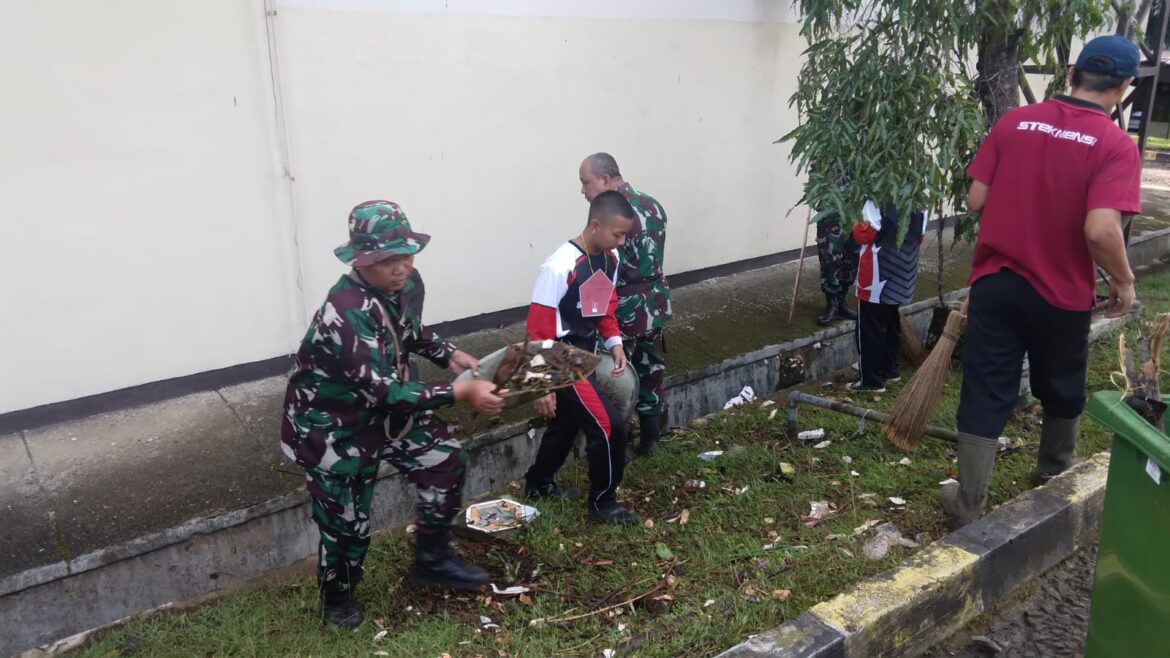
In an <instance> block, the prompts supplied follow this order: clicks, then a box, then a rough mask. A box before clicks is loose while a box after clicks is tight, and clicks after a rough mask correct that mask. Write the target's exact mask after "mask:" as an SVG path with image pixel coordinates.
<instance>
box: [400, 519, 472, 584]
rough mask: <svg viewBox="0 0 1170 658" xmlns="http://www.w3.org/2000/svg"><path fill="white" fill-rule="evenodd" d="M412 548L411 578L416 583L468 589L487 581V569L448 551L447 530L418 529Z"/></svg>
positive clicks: (448, 537) (449, 544)
mask: <svg viewBox="0 0 1170 658" xmlns="http://www.w3.org/2000/svg"><path fill="white" fill-rule="evenodd" d="M414 548H415V553H414V566H412V567H411V569H410V579H411V580H412V581H413V582H414V583H415V584H417V585H441V586H443V587H450V588H451V589H459V590H468V591H470V590H476V589H479V588H480V587H482V586H483V585H484V583H486V582H487V581H488V574H487V572H486V571H484V570H483V569H480V568H479V567H477V566H475V565H473V564H468V563H466V562H464V561H463V560H460V559H459V558H457V557H455V553H453V552H452V551H451V531H450V530H424V529H422V528H419V532H418V539H416V540H415V545H414Z"/></svg>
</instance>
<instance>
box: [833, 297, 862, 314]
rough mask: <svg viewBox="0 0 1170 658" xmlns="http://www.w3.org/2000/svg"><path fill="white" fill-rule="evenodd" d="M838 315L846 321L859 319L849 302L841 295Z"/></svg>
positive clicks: (838, 303)
mask: <svg viewBox="0 0 1170 658" xmlns="http://www.w3.org/2000/svg"><path fill="white" fill-rule="evenodd" d="M837 315H839V316H841V317H843V318H845V319H846V320H856V319H857V311H854V310H853V309H851V308H849V300H848V299H845V295H840V296H838V297H837Z"/></svg>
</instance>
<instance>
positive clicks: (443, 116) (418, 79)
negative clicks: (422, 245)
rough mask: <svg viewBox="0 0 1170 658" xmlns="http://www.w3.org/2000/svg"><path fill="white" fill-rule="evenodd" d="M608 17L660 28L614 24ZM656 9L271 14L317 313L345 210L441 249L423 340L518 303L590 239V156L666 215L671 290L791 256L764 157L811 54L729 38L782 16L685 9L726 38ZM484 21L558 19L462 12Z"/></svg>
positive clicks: (770, 30)
mask: <svg viewBox="0 0 1170 658" xmlns="http://www.w3.org/2000/svg"><path fill="white" fill-rule="evenodd" d="M619 4H622V5H627V4H628V5H633V6H635V7H639V6H640V8H641V9H643V10H648V9H658V10H663V11H665V13H664V14H660V15H658V16H657V17H655V16H654V15H653V14H652V13H651V15H649V16H646V14H645V12H643V15H640V16H638V17H637V18H634V19H629V20H613V19H612V18H610V16H612V15H613V14H614V13H615V12H616V11H617V7H618V5H619ZM646 4H655V5H657V7H649V8H648V7H647V6H646ZM666 4H667V3H663V2H658V3H636V2H633V3H615V2H585V1H576V2H548V3H546V2H545V0H541V2H539V3H537V2H519V1H516V2H500V3H492V2H485V3H471V2H464V3H456V2H451V3H450V4H449V5H447V3H441V2H439V3H436V2H429V3H428V2H413V3H412V2H393V1H389V0H384V1H379V0H351V1H348V2H344V1H343V2H315V1H312V0H282V2H281V3H280V7H281V9H280V15H279V17H278V24H279V26H280V35H281V52H282V60H281V68H282V71H283V74H284V75H283V80H284V81H285V94H286V95H285V98H286V101H287V108H288V116H289V124H290V133H291V134H292V135H293V144H292V160H293V166H294V174H295V176H296V179H297V182H296V189H297V192H296V194H297V201H298V208H299V209H300V211H301V216H302V217H303V224H304V231H303V237H304V242H303V253H304V256H305V260H304V263H305V275H306V284H307V285H306V291H307V294H308V296H309V299H310V303H309V305H310V306H315V305H316V304H318V303H319V301H318V300H319V299H320V298H321V296H322V295H323V294H324V292H325V291H326V290H327V288H328V286H329V285H331V284H332V282H333V281H334V280H335V279H336V277H337V276H338V274H339V273H340V271H341V269H340V267H339V266H338V263H337V261H336V260H335V259H334V258H333V256H332V253H331V249H332V247H333V246H334V245H336V244H338V243H340V242H342V241H343V240H344V239H345V216H346V213H347V211H348V209H349V208H350V207H351V206H353V205H354V204H355V203H357V202H359V201H362V200H364V199H369V198H389V199H392V200H394V201H398V202H399V203H401V204H402V205H403V207H404V208H405V210H406V212H407V214H408V215H409V216H410V217H411V219H412V222H413V223H414V224H415V225H416V227H417V229H418V230H422V231H424V232H428V233H431V234H432V235H433V236H434V240H433V242H432V243H431V246H430V247H428V250H427V251H426V252H425V253H424V254H423V256H422V257H420V259H419V260H418V267H419V269H420V270H421V271H422V272H423V274H424V277H425V278H426V280H427V287H428V293H429V294H428V301H427V320H428V321H431V322H435V321H441V320H451V319H455V318H460V317H466V316H469V315H474V314H477V313H484V312H489V311H495V310H499V309H502V308H509V307H515V306H520V305H523V304H526V303H527V302H528V299H529V295H530V293H531V281H532V278H533V277H534V275H535V272H536V270H537V268H538V267H539V265H540V263H541V262H542V261H543V260H544V258H545V257H546V256H547V255H548V254H549V253H551V252H552V251H553V250H554V249H555V248H556V246H557V245H558V244H559V243H560V242H562V241H564V240H566V239H568V238H570V237H572V236H574V235H576V233H577V231H578V230H579V229H580V226H581V225H583V223H584V217H585V212H586V205H585V202H584V200H583V199H582V198H581V196H580V195H579V193H578V192H579V184H578V182H577V166H578V164H579V163H580V161H581V159H582V158H583V157H584V156H586V155H588V154H589V153H591V152H594V151H598V150H606V151H609V152H611V153H613V154H614V156H615V157H617V159H618V162H619V164H620V165H621V167H622V170H623V173H624V174H625V176H626V178H627V179H628V180H629V181H630V182H631V183H633V184H634V185H635V186H636V187H639V188H640V189H643V190H645V191H646V192H648V193H649V194H652V195H654V196H655V197H657V198H658V200H659V201H660V202H661V203H662V204H663V205H664V206H665V208H666V210H667V213H668V215H669V217H670V224H669V230H668V236H669V237H668V242H667V245H668V246H667V271H668V273H670V272H680V271H688V270H693V269H697V268H702V267H709V266H713V265H719V264H723V263H727V262H732V261H737V260H742V259H746V258H752V257H755V256H761V255H765V254H770V253H774V252H777V251H781V250H784V249H790V248H793V247H797V246H799V241H800V239H801V235H802V232H803V224H802V222H803V219H804V218H803V215H804V213H803V211H802V212H799V213H794V214H793V216H792V217H790V218H789V219H787V220H785V219H784V215H785V212H786V211H787V210H788V209H789V208H790V207H791V206H792V205H793V203H794V202H795V200H796V199H797V198H799V196H800V184H799V182H798V181H797V179H796V178H795V176H794V172H793V171H792V170H791V169H790V168H789V166H788V164H787V149H786V147H783V146H777V145H773V144H772V142H773V141H774V140H775V139H776V138H778V137H779V136H780V135H782V134H783V133H784V132H786V131H787V130H789V129H791V128H792V127H793V126H794V125H795V122H796V116H795V113H793V112H791V111H790V110H789V109H788V107H787V98H788V97H789V95H791V93H792V91H793V90H794V86H795V74H796V71H797V70H798V68H799V67H798V62H799V59H800V52H801V49H802V43H803V40H802V39H801V38H800V37H799V36H798V35H797V33H796V26H795V25H794V24H791V23H780V22H744V21H737V20H735V19H736V18H737V17H738V18H747V17H751V16H759V15H761V13H762V11H761V7H762V6H768V7H772V8H773V9H775V8H777V7H784V6H786V3H784V2H779V1H778V2H768V3H761V2H728V3H726V4H723V3H714V2H679V3H677V5H678V11H679V12H680V13H681V14H682V15H685V16H689V17H694V16H696V15H699V14H700V12H701V10H703V9H706V10H708V11H709V12H715V17H717V18H718V19H719V20H688V21H680V20H670V19H669V17H670V15H671V14H670V12H669V11H668V10H669V7H667V6H666ZM418 5H429V6H431V8H432V9H434V10H436V11H438V10H439V9H440V7H439V6H440V5H447V13H446V15H419V14H415V13H413V11H412V10H413V9H419V7H418ZM484 5H505V7H504V9H505V10H507V11H509V12H512V13H521V10H522V9H525V8H528V9H532V10H533V12H532V13H536V14H540V13H551V14H553V15H555V16H556V17H554V18H542V17H539V16H525V17H518V16H515V15H513V16H508V17H501V16H482V15H467V14H466V13H463V11H462V10H466V11H467V12H471V11H479V10H481V9H482V7H483V6H484ZM326 6H328V7H331V8H333V10H320V9H318V8H320V7H326ZM338 7H340V8H341V9H340V10H337V8H338ZM574 7H575V8H576V9H579V10H582V11H583V10H585V9H589V8H593V9H595V10H597V12H598V13H600V14H602V15H603V16H604V17H601V18H598V17H591V16H588V15H580V14H579V15H578V16H576V17H567V16H565V15H564V13H565V12H567V11H569V9H572V8H574ZM395 9H398V10H401V11H395ZM456 10H461V11H459V12H458V13H457V11H456ZM736 11H738V12H739V13H736ZM720 12H721V13H720ZM583 13H586V14H587V12H583ZM635 13H636V12H635ZM710 17H711V16H708V18H710ZM770 17H771V18H774V19H780V18H784V16H781V15H780V14H779V13H778V12H773V13H772V14H770Z"/></svg>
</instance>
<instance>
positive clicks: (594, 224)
mask: <svg viewBox="0 0 1170 658" xmlns="http://www.w3.org/2000/svg"><path fill="white" fill-rule="evenodd" d="M636 217H637V215H636V214H635V212H634V209H633V208H632V207H631V206H630V203H629V202H628V201H626V199H625V197H623V196H622V195H621V194H620V193H618V192H612V191H610V192H604V193H602V194H599V195H597V196H596V197H594V199H593V201H592V202H590V204H589V219H588V223H587V224H586V226H585V230H584V231H582V232H581V235H579V236H577V237H576V238H574V239H573V240H571V241H569V242H566V243H565V244H563V245H561V247H560V248H558V249H557V250H556V251H555V252H553V254H552V256H549V258H548V260H546V261H545V263H544V265H542V266H541V267H540V274H538V275H537V278H536V286H535V288H534V289H533V292H532V304H531V306H529V308H528V326H527V329H528V335H529V336H530V338H531V339H532V340H559V341H562V342H564V343H567V344H569V345H572V346H573V347H577V348H580V349H583V350H588V351H590V352H593V351H595V350H596V346H597V336H598V334H599V333H600V335H601V337H602V339H603V340H604V341H605V347H606V349H608V350H609V351H610V353H611V354H613V360H614V371H613V376H615V377H617V376H620V375H621V374H622V373H623V372H624V371H625V368H626V354H625V351H624V348H623V347H622V338H621V333H620V332H619V330H618V323H617V319H616V318H615V316H614V313H615V311H616V310H617V302H618V298H617V288H616V285H617V273H618V251H617V248H618V247H621V246H622V245H623V244H624V243H625V240H626V233H628V232H629V231H630V230H631V229H632V228H633V225H634V219H635V218H636ZM596 377H597V375H593V376H590V377H589V378H588V379H586V380H583V381H579V382H577V383H576V384H574V385H573V386H570V387H568V388H562V389H560V390H558V391H556V392H555V393H550V394H548V395H546V396H544V397H543V398H540V399H539V400H537V401H536V410H537V411H538V412H540V413H541V414H542V415H544V416H546V417H548V418H549V424H548V428H547V429H546V430H545V432H544V436H543V437H542V438H541V440H540V448H539V450H538V451H537V453H536V460H535V461H534V462H533V464H532V467H531V468H529V469H528V473H527V474H526V475H525V480H526V483H527V484H526V486H525V494H526V495H527V496H528V497H530V498H565V499H569V500H574V499H576V498H579V497H580V495H581V494H580V492H579V491H576V490H575V489H562V488H561V487H559V486H558V485H557V483H556V480H555V477H556V474H557V471H559V470H560V468H561V466H562V465H563V464H564V463H565V459H566V458H567V457H568V456H569V451H570V450H571V449H572V447H573V440H574V439H575V438H576V436H577V432H578V431H581V432H584V433H585V440H586V443H585V454H586V456H587V459H588V461H589V485H590V486H589V501H588V502H589V515H590V516H591V517H592V518H593V519H594V520H595V521H598V522H600V523H607V524H611V525H633V524H636V523H637V522H638V519H637V518H636V517H635V516H634V515H633V514H631V513H630V511H629V510H627V509H626V508H624V507H622V506H621V505H619V504H618V502H617V487H618V484H619V483H620V482H621V480H622V472H623V471H624V469H625V456H626V438H627V437H626V429H625V424H624V423H623V422H622V417H621V414H619V413H618V411H617V408H615V407H614V405H613V403H612V402H610V400H609V399H608V398H607V397H606V396H605V394H604V393H602V392H601V390H600V389H599V388H598V386H597V381H596Z"/></svg>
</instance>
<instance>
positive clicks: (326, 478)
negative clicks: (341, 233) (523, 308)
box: [281, 202, 467, 597]
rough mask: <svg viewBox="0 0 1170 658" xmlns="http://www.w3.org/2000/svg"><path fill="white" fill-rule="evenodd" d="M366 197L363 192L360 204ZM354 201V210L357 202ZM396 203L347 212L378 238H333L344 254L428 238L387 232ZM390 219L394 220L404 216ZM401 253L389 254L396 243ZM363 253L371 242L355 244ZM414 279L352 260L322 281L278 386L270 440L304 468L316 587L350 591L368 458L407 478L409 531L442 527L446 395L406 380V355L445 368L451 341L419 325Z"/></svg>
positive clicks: (456, 475) (456, 492)
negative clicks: (315, 543) (411, 497)
mask: <svg viewBox="0 0 1170 658" xmlns="http://www.w3.org/2000/svg"><path fill="white" fill-rule="evenodd" d="M371 203H372V202H371ZM363 208H365V210H363ZM396 213H400V211H399V210H398V208H397V206H395V205H393V204H389V203H388V202H380V205H378V206H370V205H369V204H363V205H362V206H358V208H355V209H354V214H353V215H351V218H350V229H351V235H352V234H354V228H355V222H357V225H358V226H357V228H358V231H359V232H360V231H362V230H364V231H365V232H366V233H367V234H370V235H374V236H380V237H382V238H383V240H382V242H380V243H377V244H369V245H364V246H362V245H358V250H355V248H354V245H353V244H352V239H351V244H350V245H346V246H343V247H339V248H338V250H337V252H336V253H337V255H338V257H339V258H341V259H342V261H343V262H346V263H347V264H357V265H362V264H368V263H363V262H362V260H361V258H362V253H363V251H362V249H372V250H378V251H377V252H376V253H383V254H384V253H387V252H389V253H415V252H416V251H418V250H419V249H421V247H422V246H425V244H426V240H427V239H428V237H427V236H425V235H422V234H417V233H411V232H409V224H407V225H406V230H405V232H404V233H401V234H399V235H396V236H393V237H392V238H391V239H389V240H386V239H385V238H386V235H387V233H386V231H385V230H384V229H385V223H386V222H389V221H397V219H396V218H395V217H391V216H388V215H395V214H396ZM401 221H402V222H403V223H405V216H404V215H402V218H401ZM396 244H399V245H400V246H401V251H399V252H395V248H396V247H395V245H396ZM365 253H370V252H365ZM423 297H424V287H423V282H422V278H421V277H420V276H419V273H418V271H417V270H415V271H413V272H412V273H411V274H410V276H409V277H408V279H407V282H406V287H405V288H404V289H403V290H401V291H399V292H397V293H393V294H391V293H386V292H382V291H380V290H378V289H376V288H374V287H373V286H370V285H368V284H367V283H366V282H365V281H364V280H363V279H362V278H361V276H360V275H359V274H358V272H357V271H356V270H353V271H351V272H349V273H348V274H346V275H345V276H342V277H341V279H340V280H339V281H338V282H337V283H336V284H335V285H334V286H333V288H332V289H331V290H330V291H329V295H328V297H327V298H326V300H325V303H324V305H322V307H321V309H320V310H318V311H317V313H316V315H315V316H314V317H313V321H312V324H311V325H310V327H309V330H308V332H307V333H306V334H305V337H304V340H303V341H302V342H301V347H300V350H299V351H298V352H297V356H296V365H295V369H294V372H293V374H292V376H291V378H290V380H289V383H288V389H287V392H286V395H285V403H284V408H285V414H284V419H283V424H282V427H281V441H282V443H283V446H282V447H283V449H284V452H285V454H286V455H287V456H288V457H289V458H290V459H293V460H294V461H296V463H297V464H298V465H300V466H301V467H302V468H304V469H305V475H306V478H307V481H308V485H307V489H308V491H309V494H310V496H311V498H312V505H313V519H314V521H315V522H316V523H317V525H318V527H319V529H320V532H321V539H320V546H319V557H320V561H319V563H318V566H317V576H318V580H319V582H320V585H321V590H322V593H323V595H325V596H326V597H328V596H330V595H332V596H338V595H342V594H345V593H348V592H352V590H353V588H354V587H356V585H357V583H358V582H359V581H360V580H361V575H362V561H363V559H364V557H365V554H366V549H367V548H368V546H369V541H370V539H369V537H370V501H371V499H372V497H373V492H374V481H375V478H376V476H377V472H378V464H379V462H380V461H381V460H386V461H388V462H390V463H391V464H393V465H394V467H395V468H397V469H398V470H399V472H401V473H402V474H403V475H405V476H406V477H407V478H409V479H410V480H411V481H412V482H414V483H415V486H416V487H417V489H418V502H417V514H418V524H419V526H420V530H422V529H424V528H434V529H437V530H446V529H448V528H449V527H450V524H451V520H452V518H453V517H454V516H455V514H456V513H457V512H458V511H459V509H460V507H461V505H462V500H461V495H462V488H463V481H464V474H465V471H466V467H467V453H466V452H465V451H464V450H463V448H462V447H461V446H460V444H459V442H458V441H456V440H455V439H454V438H453V436H452V431H453V429H454V428H453V426H452V425H449V424H447V423H445V422H443V421H442V420H440V419H439V418H438V417H436V416H435V415H434V410H435V409H437V408H439V407H443V406H447V405H452V404H454V403H455V397H454V389H453V387H452V385H451V384H449V383H446V382H430V383H423V382H413V381H409V371H408V368H407V358H408V354H409V353H413V354H418V355H420V356H423V357H426V358H427V359H429V360H430V361H432V362H434V363H435V364H437V365H439V366H442V367H446V366H447V365H448V362H449V359H450V358H451V355H452V354H454V352H455V347H454V346H452V345H451V344H450V343H447V342H445V341H443V340H441V339H439V337H437V336H436V335H434V334H433V333H432V332H431V331H430V330H429V329H427V328H426V327H425V326H423V324H422V307H423Z"/></svg>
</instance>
